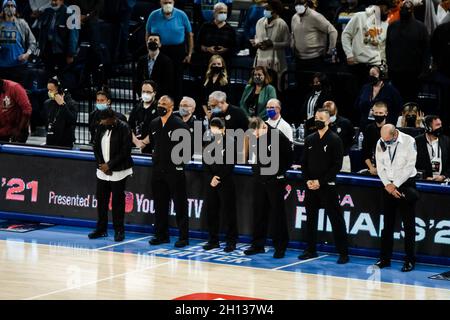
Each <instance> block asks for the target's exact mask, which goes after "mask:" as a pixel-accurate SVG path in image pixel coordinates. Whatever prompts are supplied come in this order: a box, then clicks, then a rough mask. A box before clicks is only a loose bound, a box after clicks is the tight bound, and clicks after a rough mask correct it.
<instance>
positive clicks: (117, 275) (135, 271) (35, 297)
mask: <svg viewBox="0 0 450 320" xmlns="http://www.w3.org/2000/svg"><path fill="white" fill-rule="evenodd" d="M169 263H170V261H168V262H164V263H160V264H155V265H152V266H149V267H146V268H141V269H137V270H133V271H129V272H124V273H120V274H116V275H114V276H110V277H107V278H103V279H99V280H95V281H90V282H87V283H83V284H80V285H79V286H72V287H68V288H64V289H60V290H55V291H51V292H48V293H43V294H40V295H37V296H34V297H30V298H25V299H22V300H35V299H39V298H42V297H47V296H50V295H53V294H56V293H61V292H65V291H70V290H73V289H80V288H81V287H85V286H90V285H93V284H97V283H99V282H103V281H108V280H111V279H114V278H119V277H122V276H126V275H129V274H133V273H138V272H142V271H146V270H150V269H155V268H158V267H161V266H164V265H166V264H169Z"/></svg>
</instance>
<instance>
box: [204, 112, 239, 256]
mask: <svg viewBox="0 0 450 320" xmlns="http://www.w3.org/2000/svg"><path fill="white" fill-rule="evenodd" d="M210 129H211V134H212V135H213V138H214V139H213V141H212V142H211V143H210V144H209V145H208V146H207V147H206V148H205V150H204V152H205V157H203V164H204V168H205V175H206V181H207V183H208V187H207V191H206V216H207V224H208V232H209V237H208V242H207V243H206V244H205V245H204V246H203V249H204V250H211V249H215V248H219V247H220V244H219V226H220V220H221V219H220V217H221V216H223V217H224V218H225V219H224V220H225V230H226V231H225V233H226V235H225V241H226V245H225V248H224V251H225V252H232V251H234V250H235V249H236V242H237V239H238V231H237V230H238V228H237V211H236V191H235V185H234V181H233V169H234V163H233V162H232V163H229V162H227V151H228V150H227V144H228V145H230V143H231V144H233V141H232V140H231V138H229V137H227V136H226V135H225V130H226V128H225V122H224V121H223V120H222V119H220V118H213V119H211V122H210Z"/></svg>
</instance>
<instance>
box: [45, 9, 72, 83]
mask: <svg viewBox="0 0 450 320" xmlns="http://www.w3.org/2000/svg"><path fill="white" fill-rule="evenodd" d="M69 20H70V14H69V13H67V6H66V5H65V4H64V0H52V1H51V7H50V8H47V9H46V10H45V11H44V12H43V13H42V15H41V16H40V17H39V20H38V25H39V39H38V40H39V41H38V43H39V50H40V56H41V58H42V60H43V61H44V63H45V66H46V69H47V70H48V71H49V72H53V73H55V74H57V75H58V76H60V75H61V73H62V72H63V70H64V68H66V67H67V66H68V65H70V64H72V63H73V61H74V57H75V55H76V53H77V48H78V37H79V30H78V29H76V28H69V27H68V23H67V21H69Z"/></svg>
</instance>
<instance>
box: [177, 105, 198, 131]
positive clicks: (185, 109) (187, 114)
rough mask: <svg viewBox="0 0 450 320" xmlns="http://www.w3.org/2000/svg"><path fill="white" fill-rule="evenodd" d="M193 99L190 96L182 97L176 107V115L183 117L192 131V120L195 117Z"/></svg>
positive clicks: (193, 120)
mask: <svg viewBox="0 0 450 320" xmlns="http://www.w3.org/2000/svg"><path fill="white" fill-rule="evenodd" d="M195 106H196V103H195V100H194V99H192V98H191V97H183V99H181V101H180V106H179V108H178V115H179V116H180V117H181V119H183V122H184V123H186V124H187V125H188V127H189V130H190V131H191V132H194V122H195V121H196V120H197V118H196V117H195V115H194V112H195Z"/></svg>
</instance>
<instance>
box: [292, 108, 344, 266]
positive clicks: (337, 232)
mask: <svg viewBox="0 0 450 320" xmlns="http://www.w3.org/2000/svg"><path fill="white" fill-rule="evenodd" d="M315 119H316V120H315V121H316V127H317V129H318V131H317V132H315V133H313V134H311V135H309V136H308V137H306V139H305V151H304V155H303V157H304V159H303V164H302V170H303V180H304V181H306V186H307V188H306V195H305V207H306V215H307V221H306V223H307V227H306V228H307V241H308V247H307V249H306V250H305V251H304V252H303V254H301V255H300V256H299V257H298V258H299V259H301V260H306V259H311V258H315V257H317V251H316V242H317V219H318V216H319V209H320V208H325V212H326V214H327V215H328V217H329V219H330V222H331V225H332V228H333V235H334V239H335V243H336V249H337V251H338V253H339V259H338V261H337V263H339V264H345V263H347V262H348V261H349V258H348V243H347V232H346V228H345V221H344V216H343V214H342V212H341V206H340V203H339V196H338V193H337V189H336V175H337V174H338V173H339V171H340V170H341V167H342V159H343V155H344V147H343V144H342V140H341V139H340V138H339V136H338V135H337V134H336V133H334V132H333V131H331V130H330V129H329V125H330V122H331V121H330V113H329V112H328V110H327V109H319V110H317V112H316V116H315Z"/></svg>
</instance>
